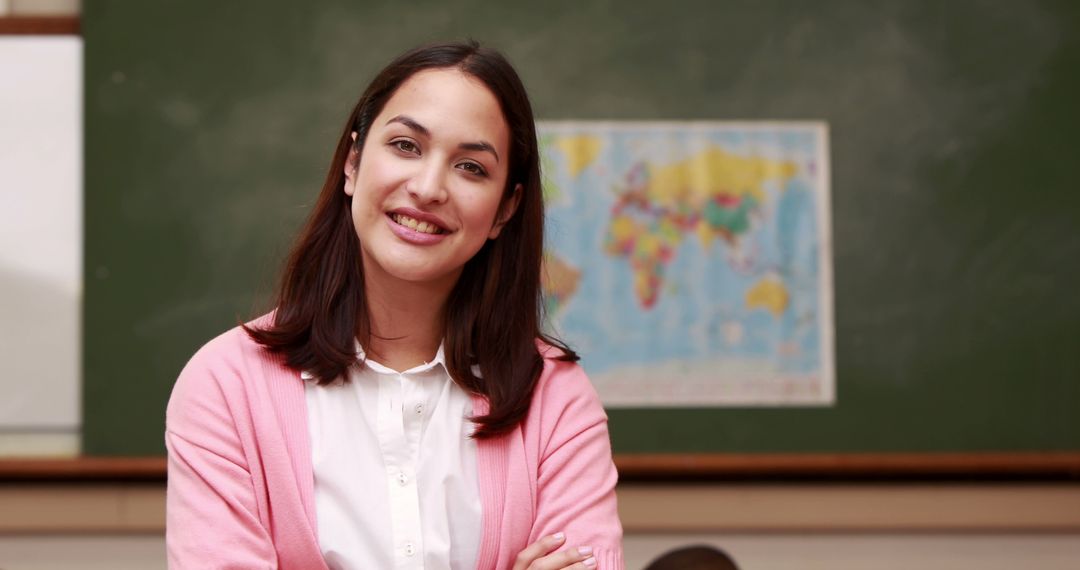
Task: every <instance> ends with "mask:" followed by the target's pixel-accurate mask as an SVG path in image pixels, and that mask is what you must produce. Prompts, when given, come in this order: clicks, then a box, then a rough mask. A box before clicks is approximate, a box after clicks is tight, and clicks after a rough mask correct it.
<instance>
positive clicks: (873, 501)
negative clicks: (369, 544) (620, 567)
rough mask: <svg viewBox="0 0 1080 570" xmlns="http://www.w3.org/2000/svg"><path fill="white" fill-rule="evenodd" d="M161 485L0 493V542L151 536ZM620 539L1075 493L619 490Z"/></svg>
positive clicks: (970, 522) (1074, 493)
mask: <svg viewBox="0 0 1080 570" xmlns="http://www.w3.org/2000/svg"><path fill="white" fill-rule="evenodd" d="M165 493H166V490H165V484H164V483H162V482H157V483H134V484H132V483H122V484H121V483H91V484H87V483H75V484H71V483H65V484H46V483H7V484H0V505H3V508H2V509H0V535H2V534H20V533H30V534H35V533H36V534H41V533H155V534H156V533H161V532H163V531H164V528H165V503H166V500H165ZM617 493H618V497H619V516H620V518H621V520H622V523H623V528H624V529H625V530H626V532H627V533H639V534H640V533H667V532H683V533H716V532H725V533H733V532H743V533H776V532H788V533H807V532H809V533H852V532H855V533H867V532H877V533H1056V534H1061V533H1069V534H1074V533H1077V532H1080V484H1075V483H1069V484H1062V483H1056V484H1045V483H1038V484H1013V483H1009V484H1001V483H995V484H953V483H947V484H938V483H934V484H926V483H919V484H864V483H855V484H833V483H824V484H822V483H817V484H805V483H798V484H782V485H779V484H768V485H763V484H739V483H735V484H731V483H728V484H717V483H708V484H677V485H674V484H662V485H657V484H640V483H639V484H620V485H619V487H618V490H617Z"/></svg>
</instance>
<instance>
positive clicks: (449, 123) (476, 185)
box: [166, 44, 623, 569]
mask: <svg viewBox="0 0 1080 570" xmlns="http://www.w3.org/2000/svg"><path fill="white" fill-rule="evenodd" d="M542 245H543V202H542V199H541V188H540V170H539V154H538V149H537V139H536V130H535V125H534V121H533V116H532V110H531V107H530V105H529V100H528V97H527V95H526V93H525V90H524V87H523V86H522V84H521V80H520V79H519V78H518V76H517V73H516V72H515V71H514V70H513V68H512V67H511V66H510V64H509V63H508V62H507V61H506V60H505V58H503V56H502V55H500V54H499V53H498V52H495V51H492V50H489V49H484V48H481V47H479V46H478V45H476V44H447V45H437V46H429V47H424V48H419V49H416V50H413V51H410V52H408V53H406V54H403V55H402V56H400V57H399V58H398V59H396V60H394V61H393V62H391V63H390V64H389V65H388V66H387V67H386V68H385V69H383V70H382V71H381V72H380V73H379V74H378V76H377V77H376V78H375V79H374V80H373V81H372V83H371V85H370V86H369V87H368V89H367V90H366V91H365V92H364V94H363V95H362V96H361V97H360V100H359V101H358V102H357V104H356V106H355V108H354V109H353V112H352V114H351V116H350V117H349V119H348V121H347V122H346V125H345V128H344V129H343V131H342V135H341V137H340V139H339V142H338V147H337V150H336V152H335V154H334V157H333V159H332V160H331V165H330V171H329V174H328V175H327V178H326V181H325V183H324V184H323V188H322V191H321V193H320V195H319V198H318V201H317V203H316V205H315V208H314V210H313V211H312V213H311V216H310V218H309V220H308V222H307V225H306V226H305V228H304V229H303V231H302V232H301V234H300V236H299V238H298V240H297V243H296V245H295V247H294V249H293V252H292V254H291V256H290V258H289V261H288V263H287V265H286V268H285V271H284V273H283V275H282V280H281V285H280V288H279V291H278V296H277V300H276V307H275V310H274V311H273V312H271V313H270V314H268V315H264V316H262V317H259V318H257V319H255V320H254V321H252V322H250V323H247V324H246V325H243V326H242V327H237V328H236V329H233V330H231V331H228V332H226V333H225V334H223V335H221V336H220V337H218V338H217V339H214V340H213V341H211V342H210V343H208V344H207V345H206V346H205V347H203V348H202V349H201V350H200V351H199V352H198V353H197V354H196V355H195V356H194V357H193V358H192V359H191V361H190V362H189V363H188V365H187V366H186V367H185V369H184V371H183V372H182V373H181V375H180V378H179V379H178V381H177V384H176V386H175V388H174V390H173V394H172V398H171V399H170V402H169V408H168V412H167V420H166V444H167V447H168V450H169V479H168V480H169V492H168V525H167V543H168V554H169V560H170V565H171V566H172V567H176V568H186V567H191V568H196V567H197V568H204V567H207V566H214V567H225V566H229V567H280V568H321V567H332V568H424V567H429V568H481V569H483V568H510V567H513V568H515V569H524V568H533V569H547V568H553V569H554V568H575V569H583V568H621V567H622V566H623V561H622V545H621V537H622V530H621V526H620V523H619V519H618V515H617V510H616V502H615V491H614V487H615V481H616V472H615V467H614V465H613V463H612V459H611V447H610V441H609V437H608V430H607V418H606V415H605V414H604V410H603V408H602V407H601V405H600V402H599V399H598V398H597V395H596V392H595V391H594V390H593V389H592V387H591V385H590V384H589V381H588V379H587V378H586V377H585V375H584V373H583V372H582V370H581V368H580V367H579V366H578V365H577V364H575V362H576V360H577V355H576V354H574V352H573V351H571V350H570V349H569V348H567V347H566V346H565V345H564V344H562V343H561V342H559V341H558V340H557V339H554V338H551V337H550V336H546V335H544V334H543V333H542V332H541V326H540V325H541V322H542V313H541V308H542V306H543V304H542V299H541V297H540V262H541V249H542Z"/></svg>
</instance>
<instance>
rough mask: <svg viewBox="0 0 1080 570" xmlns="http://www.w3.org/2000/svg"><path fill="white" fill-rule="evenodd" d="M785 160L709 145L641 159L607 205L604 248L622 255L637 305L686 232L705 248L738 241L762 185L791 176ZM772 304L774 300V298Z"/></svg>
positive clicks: (648, 301) (656, 283) (647, 299)
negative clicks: (658, 160)
mask: <svg viewBox="0 0 1080 570" xmlns="http://www.w3.org/2000/svg"><path fill="white" fill-rule="evenodd" d="M795 171H796V167H795V164H794V163H793V162H790V161H784V162H780V161H773V160H767V159H764V158H759V157H753V156H751V157H746V156H739V155H736V154H732V153H729V152H727V151H725V150H723V149H721V148H719V147H710V148H708V149H706V150H704V151H702V152H700V153H698V154H696V155H693V156H691V157H689V158H687V159H685V160H682V161H679V162H675V163H672V164H668V165H663V166H656V165H651V164H647V163H638V164H636V165H635V166H634V167H632V168H631V169H630V171H629V172H628V173H627V175H626V187H625V189H623V190H622V191H621V192H620V195H619V198H618V199H617V200H616V202H615V204H614V206H613V207H612V210H611V220H610V221H609V225H608V231H607V236H606V239H605V251H606V252H607V253H608V254H610V255H614V256H618V257H625V258H626V259H627V260H628V261H629V263H630V268H631V270H632V272H633V275H634V292H635V295H636V296H637V299H638V301H639V302H640V303H641V305H642V307H644V308H650V307H652V306H653V305H655V304H656V301H657V299H658V298H659V295H660V290H661V286H662V285H663V278H664V270H665V268H666V267H667V265H668V264H669V263H670V262H671V260H672V259H673V258H674V256H675V252H676V250H677V248H678V246H679V245H680V244H681V243H682V241H683V239H685V237H686V235H687V234H694V235H696V236H697V238H698V239H699V240H701V243H702V245H703V246H704V247H705V248H706V249H708V248H710V247H711V246H712V244H713V242H714V241H716V240H718V239H719V240H721V241H723V242H724V243H725V244H727V245H728V246H735V245H737V243H738V240H739V238H740V236H742V235H743V234H745V233H746V232H747V231H749V230H750V227H751V217H752V216H753V214H755V213H756V211H757V210H758V209H759V208H760V206H761V205H762V204H763V203H764V202H765V200H766V198H767V195H766V192H765V184H766V183H767V182H769V181H777V182H780V187H781V188H783V187H784V182H785V181H786V180H787V179H789V178H791V177H792V176H794V175H795ZM770 306H776V305H775V303H773V304H772V305H770Z"/></svg>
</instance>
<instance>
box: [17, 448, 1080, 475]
mask: <svg viewBox="0 0 1080 570" xmlns="http://www.w3.org/2000/svg"><path fill="white" fill-rule="evenodd" d="M615 464H616V466H617V467H618V468H619V474H620V477H621V478H622V479H623V480H648V479H659V480H687V479H706V480H707V479H713V478H715V479H724V478H737V479H738V478H741V479H754V478H763V477H764V478H777V477H780V478H795V479H798V478H826V479H828V478H835V479H860V478H901V479H902V478H909V477H932V478H942V479H948V478H968V477H982V478H992V477H1002V478H1009V477H1023V478H1035V479H1037V478H1045V479H1058V480H1061V479H1080V453H1077V452H1046V453H866V454H859V453H848V454H842V453H841V454H790V453H789V454H727V453H703V454H618V455H616V456H615ZM165 471H166V461H165V458H164V457H78V458H73V459H14V458H8V459H0V480H20V481H31V480H36V481H49V480H52V481H79V480H85V481H106V480H127V481H132V480H141V481H154V480H164V479H165Z"/></svg>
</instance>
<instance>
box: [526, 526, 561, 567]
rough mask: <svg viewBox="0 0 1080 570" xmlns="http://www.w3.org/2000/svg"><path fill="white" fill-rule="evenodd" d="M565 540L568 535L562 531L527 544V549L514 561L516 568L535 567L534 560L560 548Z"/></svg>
mask: <svg viewBox="0 0 1080 570" xmlns="http://www.w3.org/2000/svg"><path fill="white" fill-rule="evenodd" d="M564 542H566V535H565V534H563V533H561V532H557V533H555V534H549V535H547V536H545V537H542V538H541V539H540V540H537V541H536V542H534V543H532V544H530V545H529V546H526V547H525V550H522V551H521V552H520V553H519V554H518V556H517V560H515V561H514V570H527V569H530V568H535V566H533V562H536V561H537V560H539V559H540V558H542V557H543V556H544V555H545V554H547V553H548V552H551V551H552V550H555V549H557V548H559V547H560V546H562V544H563V543H564Z"/></svg>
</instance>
